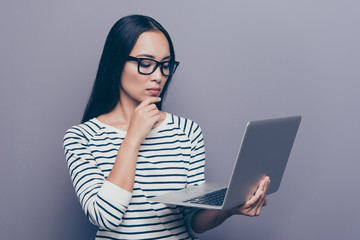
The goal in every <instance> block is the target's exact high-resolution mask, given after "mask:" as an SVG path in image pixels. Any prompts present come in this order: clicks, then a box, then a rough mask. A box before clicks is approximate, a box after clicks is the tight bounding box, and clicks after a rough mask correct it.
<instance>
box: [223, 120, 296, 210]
mask: <svg viewBox="0 0 360 240" xmlns="http://www.w3.org/2000/svg"><path fill="white" fill-rule="evenodd" d="M300 121H301V116H293V117H285V118H276V119H267V120H259V121H251V122H248V124H247V127H246V130H245V133H244V136H243V140H242V143H241V145H240V148H239V153H238V156H237V161H236V162H235V166H234V168H233V172H232V175H231V178H230V183H229V187H228V190H227V193H226V196H225V199H224V203H223V208H224V209H228V208H231V207H235V206H238V205H240V204H242V203H245V202H246V201H247V200H248V199H249V198H250V197H251V195H252V194H253V193H254V192H255V191H256V188H257V186H258V183H259V181H260V179H262V178H263V177H264V176H269V177H270V179H271V183H270V186H269V190H268V192H267V194H271V193H274V192H276V191H277V190H278V189H279V187H280V183H281V180H282V177H283V175H284V171H285V168H286V165H287V162H288V159H289V156H290V152H291V149H292V146H293V144H294V140H295V137H296V134H297V131H298V128H299V125H300Z"/></svg>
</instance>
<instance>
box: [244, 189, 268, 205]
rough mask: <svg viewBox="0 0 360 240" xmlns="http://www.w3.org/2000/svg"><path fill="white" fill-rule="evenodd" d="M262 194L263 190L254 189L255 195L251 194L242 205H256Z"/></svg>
mask: <svg viewBox="0 0 360 240" xmlns="http://www.w3.org/2000/svg"><path fill="white" fill-rule="evenodd" d="M262 194H263V191H262V190H260V189H258V191H256V193H255V195H254V196H252V197H251V198H250V199H249V200H248V201H247V202H246V203H245V204H244V205H245V207H247V208H254V207H256V205H257V203H258V201H259V200H260V198H261V196H262Z"/></svg>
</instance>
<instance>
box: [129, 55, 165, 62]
mask: <svg viewBox="0 0 360 240" xmlns="http://www.w3.org/2000/svg"><path fill="white" fill-rule="evenodd" d="M136 57H146V58H151V59H155V57H154V56H153V55H150V54H139V55H136ZM168 59H171V56H166V57H164V58H163V59H162V61H164V60H168Z"/></svg>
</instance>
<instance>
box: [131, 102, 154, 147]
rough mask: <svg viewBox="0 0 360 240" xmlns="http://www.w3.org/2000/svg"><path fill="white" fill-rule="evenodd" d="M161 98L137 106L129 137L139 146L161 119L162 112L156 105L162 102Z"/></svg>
mask: <svg viewBox="0 0 360 240" xmlns="http://www.w3.org/2000/svg"><path fill="white" fill-rule="evenodd" d="M160 101H161V98H159V97H151V98H147V99H146V100H144V101H143V102H141V103H140V104H139V106H137V107H136V108H135V110H134V112H133V114H132V116H131V120H130V124H129V128H128V131H127V137H128V138H131V140H132V141H135V142H136V143H137V144H139V145H140V144H141V143H142V142H143V141H144V139H145V138H146V136H147V135H148V134H149V132H150V131H151V129H152V128H153V127H154V125H156V124H157V123H158V122H159V121H160V119H161V111H160V110H159V109H158V108H157V107H156V105H155V103H156V102H160Z"/></svg>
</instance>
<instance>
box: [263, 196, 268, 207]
mask: <svg viewBox="0 0 360 240" xmlns="http://www.w3.org/2000/svg"><path fill="white" fill-rule="evenodd" d="M266 205H267V198H266V197H265V201H264V204H263V206H266Z"/></svg>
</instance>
